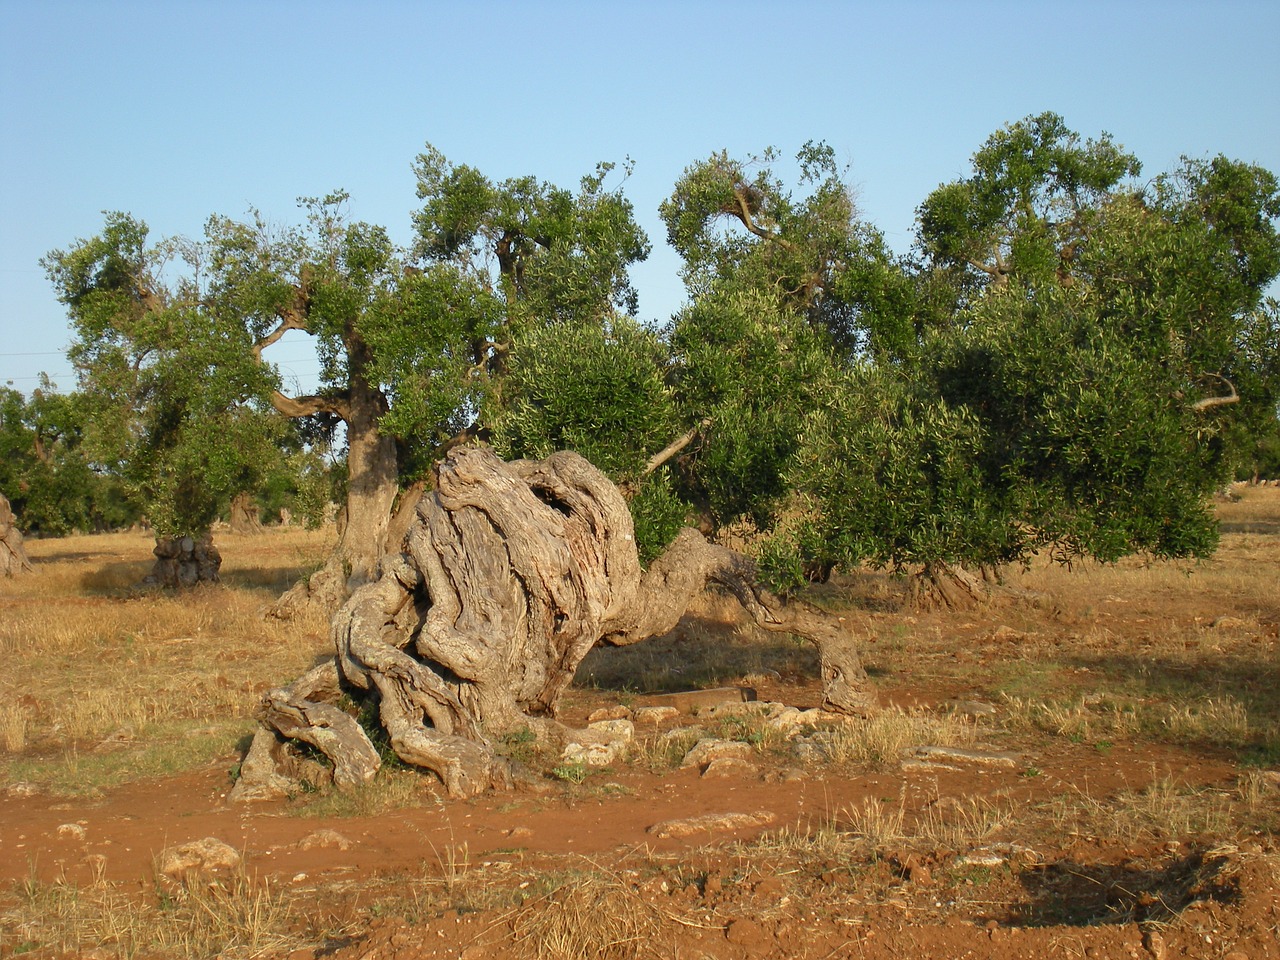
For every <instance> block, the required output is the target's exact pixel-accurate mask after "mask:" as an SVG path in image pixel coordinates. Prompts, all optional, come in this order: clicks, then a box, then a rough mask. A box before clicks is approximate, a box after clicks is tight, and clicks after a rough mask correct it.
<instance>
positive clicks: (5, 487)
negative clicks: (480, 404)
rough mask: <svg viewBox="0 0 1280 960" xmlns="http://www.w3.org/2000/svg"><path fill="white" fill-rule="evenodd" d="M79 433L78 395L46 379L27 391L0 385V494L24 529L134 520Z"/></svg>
mask: <svg viewBox="0 0 1280 960" xmlns="http://www.w3.org/2000/svg"><path fill="white" fill-rule="evenodd" d="M83 436H84V411H83V409H82V404H81V403H80V398H79V397H78V396H77V395H75V394H62V393H58V392H57V389H56V388H55V387H54V385H53V384H52V383H50V382H49V380H48V378H43V379H42V380H41V385H40V386H39V387H37V388H36V389H35V390H33V391H32V393H31V396H30V397H23V395H22V394H21V393H19V392H18V391H16V390H13V389H11V388H8V387H4V388H0V493H4V494H5V495H6V496H7V497H8V498H9V501H10V503H11V504H12V506H13V509H14V511H15V513H16V514H17V515H18V517H19V520H20V522H21V524H22V528H23V529H24V530H25V531H26V532H28V533H34V534H42V535H46V536H63V535H66V534H69V533H71V532H72V531H74V530H82V531H90V530H107V529H114V528H117V527H121V526H126V525H128V524H130V523H133V522H134V521H135V520H137V518H138V510H137V507H136V506H134V505H132V504H130V503H129V502H128V500H127V499H126V495H125V492H124V490H123V489H122V487H121V485H120V483H119V481H118V480H117V479H116V478H115V477H112V476H110V475H107V474H104V473H103V472H102V471H101V470H98V469H95V467H94V465H93V464H92V463H91V462H90V460H89V459H88V456H87V453H86V451H85V448H84V445H83Z"/></svg>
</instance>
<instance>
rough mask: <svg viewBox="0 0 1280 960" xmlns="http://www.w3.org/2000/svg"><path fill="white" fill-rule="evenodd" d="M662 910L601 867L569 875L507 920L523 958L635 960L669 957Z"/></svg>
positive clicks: (518, 951)
mask: <svg viewBox="0 0 1280 960" xmlns="http://www.w3.org/2000/svg"><path fill="white" fill-rule="evenodd" d="M664 919H665V914H664V912H663V911H661V910H659V909H658V908H657V907H655V906H654V905H653V904H652V903H650V902H648V901H647V900H646V899H645V898H644V897H642V896H640V895H639V894H638V893H637V891H636V890H635V888H634V887H633V885H632V884H631V883H629V882H627V881H626V880H624V879H622V878H620V877H618V876H616V875H614V874H612V873H610V872H607V871H600V870H592V871H590V872H586V873H582V874H578V875H569V876H567V877H565V878H563V880H562V882H560V883H558V884H556V885H555V886H554V887H553V888H552V889H551V890H549V891H548V892H547V893H545V894H544V895H542V896H540V897H537V898H534V899H531V900H529V901H528V902H527V903H525V904H524V905H523V906H522V907H521V908H520V909H519V910H518V911H516V912H515V915H514V916H513V917H512V919H511V928H512V932H513V934H514V940H515V948H516V955H517V956H518V957H521V958H524V960H597V958H599V960H640V958H642V957H653V958H658V957H663V956H667V955H669V954H668V953H667V952H666V951H664V950H663V938H662V937H661V933H662V929H663V923H662V921H663V920H664Z"/></svg>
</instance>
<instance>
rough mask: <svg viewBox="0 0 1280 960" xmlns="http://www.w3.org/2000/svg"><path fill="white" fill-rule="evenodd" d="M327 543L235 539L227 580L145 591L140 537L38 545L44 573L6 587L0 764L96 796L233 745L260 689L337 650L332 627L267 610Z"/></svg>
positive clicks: (2, 596) (0, 588)
mask: <svg viewBox="0 0 1280 960" xmlns="http://www.w3.org/2000/svg"><path fill="white" fill-rule="evenodd" d="M329 542H330V536H329V535H327V534H325V533H323V532H310V531H305V530H288V531H269V532H267V533H265V534H263V535H261V536H257V537H231V536H230V535H227V536H224V537H223V538H221V539H220V540H219V547H220V549H221V550H222V551H223V554H224V557H225V562H224V566H223V583H222V584H221V585H217V586H210V587H202V588H199V589H196V590H191V591H187V592H185V593H182V594H172V593H162V592H154V591H144V590H142V589H141V588H139V587H138V584H139V583H140V581H141V580H142V578H143V577H144V576H145V575H146V573H147V571H148V570H149V568H150V550H151V546H152V541H151V539H150V538H148V537H145V536H143V535H141V534H112V535H106V536H98V537H69V538H65V539H61V540H33V541H30V542H29V552H30V554H31V557H32V560H33V561H34V563H35V570H34V572H33V573H32V574H30V575H28V576H26V577H22V578H18V579H16V580H12V581H6V582H4V583H3V584H0V612H2V613H3V615H2V616H0V657H3V659H4V662H5V670H4V672H3V673H2V674H0V703H2V704H4V707H3V710H0V748H3V753H0V773H3V774H5V775H6V779H9V780H22V779H33V780H40V781H43V782H45V783H46V784H47V785H48V786H50V787H51V788H53V789H55V790H58V791H62V792H81V791H89V792H92V791H93V790H96V789H98V788H100V787H103V786H106V785H109V784H112V783H116V782H119V781H120V780H121V779H127V778H129V777H131V776H145V775H147V774H155V773H163V772H168V771H172V770H174V769H182V768H184V767H187V766H191V765H193V764H195V763H200V762H204V761H206V760H208V759H212V758H213V757H216V756H219V755H224V754H228V753H230V752H234V748H235V745H236V743H237V741H238V740H239V739H240V738H242V737H243V736H245V735H246V734H247V733H249V732H250V731H251V730H252V728H253V721H252V719H251V714H252V711H253V709H254V706H255V705H256V702H257V699H258V696H259V695H260V693H261V692H262V691H263V690H264V689H266V688H267V687H268V686H271V685H275V684H278V683H282V682H287V681H288V680H290V679H292V678H293V677H294V676H296V675H297V674H299V673H300V672H302V671H303V670H304V669H306V668H307V667H308V666H309V665H310V664H311V663H312V661H313V660H314V658H315V656H316V655H317V654H319V653H322V652H323V651H324V650H325V648H326V647H327V643H328V640H327V627H326V625H325V624H324V623H322V622H318V621H317V622H293V623H287V624H282V623H279V622H274V621H269V620H266V619H264V618H263V616H262V613H263V611H264V610H265V608H266V606H267V605H268V604H269V603H270V602H271V601H272V600H274V599H275V597H276V596H278V595H279V593H280V592H282V590H283V589H284V588H286V587H287V586H288V585H289V583H290V582H292V580H294V579H295V578H296V577H298V576H300V575H303V574H305V573H307V572H309V571H310V570H311V569H313V568H314V566H315V565H316V564H317V563H318V562H319V560H320V559H322V558H323V555H324V552H325V550H326V549H327V547H328V545H329Z"/></svg>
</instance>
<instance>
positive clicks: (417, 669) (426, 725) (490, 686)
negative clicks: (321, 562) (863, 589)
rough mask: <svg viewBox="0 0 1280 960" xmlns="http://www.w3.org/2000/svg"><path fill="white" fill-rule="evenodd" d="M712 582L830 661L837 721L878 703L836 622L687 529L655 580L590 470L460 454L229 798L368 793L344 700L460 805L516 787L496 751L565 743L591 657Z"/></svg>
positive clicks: (274, 697)
mask: <svg viewBox="0 0 1280 960" xmlns="http://www.w3.org/2000/svg"><path fill="white" fill-rule="evenodd" d="M708 582H715V583H719V584H721V585H723V586H724V587H726V588H727V589H729V590H731V591H733V593H734V594H735V596H737V598H738V599H739V601H740V602H741V603H742V604H743V606H744V607H745V608H746V609H747V610H748V611H749V612H750V613H751V615H752V616H753V618H754V619H755V622H756V623H758V624H759V625H760V626H762V627H764V628H766V629H770V630H781V631H786V632H789V633H794V634H797V635H800V636H804V637H808V638H809V639H811V640H813V641H814V642H815V643H816V644H817V645H818V647H819V649H820V651H821V654H822V671H823V680H824V689H825V692H826V702H827V705H828V706H830V707H832V708H834V709H840V710H844V711H847V712H859V711H862V710H865V709H866V708H867V706H868V704H869V697H868V693H867V689H866V687H865V685H864V682H865V674H864V673H863V671H862V668H861V666H860V664H859V662H858V658H857V654H856V651H855V649H854V645H853V641H852V638H851V637H850V636H849V634H848V632H847V631H846V630H845V629H844V627H843V625H842V624H841V623H840V622H839V620H838V619H837V618H835V617H832V616H829V615H827V614H824V613H823V612H821V611H819V610H817V609H816V608H814V607H811V606H809V605H807V604H805V603H803V602H800V601H796V600H791V601H784V600H783V599H782V598H780V597H777V596H775V595H774V594H772V593H770V592H768V591H767V590H764V589H762V588H761V587H760V585H759V583H758V581H757V578H756V572H755V568H754V565H753V564H752V563H751V562H750V561H749V560H747V559H746V558H745V557H743V556H741V555H739V554H737V553H734V552H733V551H730V550H727V549H725V548H723V547H718V546H715V545H713V544H711V543H709V542H708V541H707V540H706V539H704V538H703V537H702V536H701V535H700V534H698V533H697V532H696V531H695V530H693V529H691V528H685V529H684V530H682V531H681V533H680V534H679V535H677V537H676V538H675V540H674V541H673V542H672V543H671V545H670V546H669V547H668V548H667V549H666V550H665V551H664V552H663V553H662V554H661V555H660V556H659V557H658V558H657V559H655V560H654V561H653V562H652V563H650V564H649V566H648V567H647V568H642V567H641V565H640V562H639V558H638V555H637V552H636V543H635V536H634V530H633V526H632V521H631V513H630V510H629V508H628V505H627V502H626V500H625V499H624V498H623V496H622V495H621V493H620V491H619V490H618V488H617V486H616V485H615V484H613V483H612V482H611V481H610V480H609V479H608V478H607V477H605V476H604V475H603V474H602V473H601V472H600V471H599V470H597V469H596V468H594V467H593V466H591V464H590V463H589V462H588V461H587V460H585V459H584V458H583V457H581V456H579V455H578V454H575V453H571V452H567V451H565V452H560V453H555V454H553V455H551V456H550V457H548V458H546V459H545V460H540V461H527V460H524V461H520V460H518V461H511V462H504V461H502V460H500V459H499V458H498V457H497V456H496V455H495V454H494V453H493V452H492V451H490V450H488V449H487V448H484V447H478V446H463V447H458V448H455V449H454V450H452V451H451V452H450V453H449V454H448V455H447V456H446V457H445V459H444V460H443V461H442V462H441V464H440V466H439V468H438V474H437V477H436V483H435V487H434V490H433V491H432V492H431V493H430V494H428V495H427V496H424V497H423V498H422V500H420V501H419V503H418V505H417V509H416V516H415V518H414V522H413V524H412V525H411V526H410V528H409V533H408V536H407V540H406V545H405V549H404V551H403V552H402V553H397V554H390V555H388V556H387V558H385V560H384V563H383V567H382V570H381V576H380V577H379V579H378V580H376V581H374V582H371V583H369V584H366V585H364V586H363V587H361V588H359V589H357V590H356V591H355V592H354V593H353V594H352V596H351V598H350V599H349V600H348V601H347V603H346V604H345V605H344V606H343V608H342V609H341V611H340V612H339V613H338V615H337V617H336V618H335V619H334V621H333V628H332V638H333V642H334V645H335V656H334V657H333V658H332V659H330V660H328V661H326V662H324V663H323V664H321V665H320V666H318V667H316V668H314V669H313V670H311V671H310V672H308V673H307V674H305V675H304V676H303V677H301V678H300V679H298V680H297V681H295V682H294V683H293V684H291V685H290V686H288V687H285V688H281V689H278V690H273V691H271V692H270V693H268V694H267V696H266V697H265V699H264V701H263V703H262V706H261V708H260V710H259V717H260V719H261V720H262V722H263V726H262V728H261V729H260V730H259V731H258V733H257V735H256V736H255V739H254V741H253V745H252V747H251V748H250V750H249V754H248V756H247V757H246V758H245V762H244V764H243V765H242V768H241V777H240V780H239V782H238V783H237V786H236V789H235V792H234V794H233V796H234V798H236V799H242V800H248V799H255V798H259V797H264V796H278V795H280V794H281V793H285V792H289V791H290V790H292V789H295V788H296V784H297V782H298V781H299V780H305V779H308V778H309V777H310V776H311V775H312V774H311V773H309V772H308V766H309V765H310V766H311V767H312V771H313V772H314V770H315V764H314V761H310V760H308V757H307V751H304V750H300V749H299V744H300V743H305V744H307V745H308V747H309V749H310V750H312V751H319V752H320V753H322V754H324V755H325V756H326V757H327V758H328V761H329V764H330V770H329V771H328V772H327V773H326V776H328V777H331V778H332V782H334V783H335V784H337V785H338V786H339V787H351V786H355V785H358V784H360V783H363V782H365V781H367V780H369V779H370V778H371V777H372V776H373V775H374V774H375V773H376V772H377V770H378V768H379V766H380V763H381V760H380V756H379V751H378V748H377V746H376V745H375V743H374V740H373V739H372V737H371V736H370V733H369V732H367V731H366V729H365V727H363V726H362V725H361V724H360V723H359V722H358V721H357V719H356V718H355V717H353V716H352V715H351V714H350V713H349V712H347V711H346V710H344V709H342V707H341V705H340V701H341V700H342V697H343V694H344V693H346V694H347V695H348V696H353V697H354V698H356V699H358V700H360V701H362V702H363V703H366V704H369V705H371V706H372V708H373V711H374V712H375V716H376V722H375V723H373V724H371V725H370V726H372V727H374V729H375V730H376V731H377V733H376V734H375V736H377V737H378V738H379V739H383V738H385V739H384V742H385V744H386V746H387V747H389V748H390V749H391V750H392V751H394V753H395V754H396V755H397V756H398V757H399V758H401V759H402V760H403V761H405V762H407V763H410V764H413V765H414V766H417V767H420V768H423V769H426V770H430V771H433V772H435V773H436V774H437V775H438V776H439V777H440V779H441V780H442V781H443V782H444V784H445V786H446V788H447V789H448V791H449V793H450V795H451V796H469V795H471V794H474V793H476V792H479V791H481V790H485V789H488V788H490V787H493V786H503V785H506V784H508V783H509V782H510V779H511V777H512V776H513V773H516V771H513V770H512V768H511V767H510V766H509V765H508V763H507V762H506V761H504V760H503V759H502V758H501V757H500V756H499V754H498V753H497V752H496V751H495V749H494V743H495V741H496V740H497V738H499V737H501V736H502V735H503V734H507V733H516V732H519V733H525V732H531V733H533V734H534V735H535V736H537V737H538V738H539V739H541V740H544V741H550V742H563V740H564V739H565V738H567V737H568V736H570V735H572V736H575V737H577V738H582V737H588V736H590V733H589V732H586V731H576V732H575V731H568V730H566V729H565V728H564V727H562V726H561V725H560V724H559V723H558V722H557V721H556V720H555V711H556V706H557V703H558V701H559V699H560V695H561V694H562V693H563V691H564V689H565V688H566V686H567V685H568V683H569V681H570V680H571V679H572V678H573V674H574V671H575V670H576V668H577V666H578V664H579V663H580V662H581V660H582V658H583V657H584V656H585V655H586V653H587V651H588V650H590V649H591V648H592V647H593V646H595V645H596V644H598V643H607V644H627V643H634V642H637V641H641V640H644V639H647V638H648V637H651V636H654V635H657V634H660V633H664V632H666V631H669V630H670V629H671V628H673V627H674V626H675V624H676V622H677V621H678V620H679V618H680V617H681V616H682V615H683V613H684V612H685V609H686V607H687V605H688V603H689V601H690V600H691V599H692V598H693V597H694V596H695V595H696V594H697V593H698V592H700V591H701V590H703V589H704V588H705V586H706V584H707V583H708Z"/></svg>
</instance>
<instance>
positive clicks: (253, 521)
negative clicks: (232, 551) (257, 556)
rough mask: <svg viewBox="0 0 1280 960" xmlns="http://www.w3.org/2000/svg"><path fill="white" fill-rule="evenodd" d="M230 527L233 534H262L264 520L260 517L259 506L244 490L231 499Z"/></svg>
mask: <svg viewBox="0 0 1280 960" xmlns="http://www.w3.org/2000/svg"><path fill="white" fill-rule="evenodd" d="M229 513H230V526H231V532H232V533H240V534H254V533H261V532H262V520H261V518H260V517H259V516H258V505H257V504H256V503H254V502H253V497H252V496H251V495H250V494H249V492H248V491H247V490H242V491H240V492H239V493H237V494H236V495H235V496H234V497H232V498H231V509H230V511H229Z"/></svg>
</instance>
